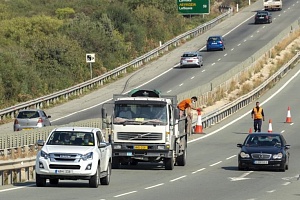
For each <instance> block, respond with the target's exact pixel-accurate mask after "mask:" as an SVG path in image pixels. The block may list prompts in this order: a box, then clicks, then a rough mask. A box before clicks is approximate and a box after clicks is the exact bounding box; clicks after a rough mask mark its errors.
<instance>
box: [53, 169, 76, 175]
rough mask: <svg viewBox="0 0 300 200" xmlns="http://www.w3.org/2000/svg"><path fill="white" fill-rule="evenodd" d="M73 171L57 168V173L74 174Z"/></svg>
mask: <svg viewBox="0 0 300 200" xmlns="http://www.w3.org/2000/svg"><path fill="white" fill-rule="evenodd" d="M72 173H73V171H72V170H70V169H57V170H55V174H72Z"/></svg>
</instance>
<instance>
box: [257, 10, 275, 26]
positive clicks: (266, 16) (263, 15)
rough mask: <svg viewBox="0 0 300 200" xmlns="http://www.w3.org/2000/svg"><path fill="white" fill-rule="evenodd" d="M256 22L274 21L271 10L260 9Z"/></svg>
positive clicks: (268, 22)
mask: <svg viewBox="0 0 300 200" xmlns="http://www.w3.org/2000/svg"><path fill="white" fill-rule="evenodd" d="M254 23H255V24H266V23H267V24H270V23H272V14H271V13H270V12H269V11H258V12H257V13H256V14H255V17H254Z"/></svg>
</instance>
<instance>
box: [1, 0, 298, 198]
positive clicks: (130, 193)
mask: <svg viewBox="0 0 300 200" xmlns="http://www.w3.org/2000/svg"><path fill="white" fill-rule="evenodd" d="M257 3H258V4H257ZM257 3H256V4H254V5H253V6H254V8H255V9H257V8H258V7H260V5H261V4H262V2H261V1H259V2H257ZM284 3H285V4H284V8H283V10H282V11H280V12H274V13H273V23H272V24H267V25H253V24H252V23H253V18H251V16H252V15H254V13H252V12H251V10H252V11H254V10H255V9H251V10H250V11H249V12H245V13H242V14H243V15H241V17H240V18H239V19H237V21H240V24H239V26H237V25H233V24H229V25H227V26H226V28H223V29H222V30H219V32H217V33H218V34H226V33H227V32H230V33H229V34H228V35H227V36H225V39H226V50H225V51H223V52H221V51H220V52H205V51H203V50H202V52H203V56H204V59H205V60H204V66H203V68H200V69H199V68H193V69H192V68H189V69H178V68H176V66H175V65H176V63H177V62H178V61H179V59H177V58H179V57H180V54H181V52H178V51H176V52H175V51H174V55H173V56H174V57H175V58H176V53H177V54H178V55H179V56H178V57H177V58H176V59H175V58H173V59H172V58H171V57H167V56H163V57H162V59H163V60H164V63H165V64H166V65H164V66H163V67H162V68H163V69H158V70H157V72H156V73H159V75H158V74H155V73H154V72H153V69H152V70H149V68H148V69H147V68H145V69H144V70H141V71H139V72H138V73H137V74H139V75H138V76H137V75H135V76H133V77H131V78H130V77H127V80H129V82H128V84H127V85H126V88H125V90H126V91H127V90H128V89H130V88H135V87H137V86H139V85H142V84H145V87H147V88H157V89H160V90H161V91H162V92H163V93H169V94H177V93H180V92H182V91H185V90H187V88H191V87H193V86H194V85H197V84H198V85H201V84H203V83H205V82H207V81H210V80H211V79H212V78H214V77H216V76H218V75H220V74H222V73H224V72H225V71H227V70H229V69H230V67H231V66H234V65H235V64H236V63H238V62H240V61H242V60H244V59H246V58H247V56H250V55H252V54H253V53H254V52H255V51H256V50H257V49H259V48H260V47H261V45H264V44H266V42H267V41H268V39H269V38H272V37H274V36H275V35H276V34H278V33H279V32H280V30H281V29H283V28H285V27H287V26H288V25H289V22H291V21H294V20H295V19H297V18H298V13H297V10H299V7H300V5H299V3H297V1H287V2H284ZM288 8H290V9H288ZM285 11H288V13H289V14H288V15H287V12H285ZM279 15H280V16H279ZM246 19H248V20H246ZM245 20H246V21H245ZM241 22H244V23H241ZM232 23H233V22H232ZM222 26H223V25H222V24H220V26H218V27H216V29H214V30H212V31H215V30H218V28H220V27H222ZM230 26H231V29H229V27H230ZM271 27H272V29H271ZM270 30H272V31H270ZM222 31H223V32H222ZM212 33H213V34H215V33H216V32H211V31H209V33H206V34H204V35H203V36H200V38H201V39H199V41H200V42H199V44H195V45H194V46H193V48H196V49H201V48H202V47H203V45H204V44H205V39H206V37H207V35H208V34H212ZM245 40H246V41H245ZM247 42H248V43H247ZM246 43H247V45H246ZM225 55H226V56H225ZM166 60H167V61H170V62H166ZM157 63H158V61H157V62H153V63H151V65H155V64H157ZM168 63H169V64H170V66H167V64H168ZM214 63H215V64H214ZM174 66H175V67H174ZM299 68H300V65H298V67H297V68H295V69H293V71H291V72H290V73H289V74H288V75H287V76H286V77H284V78H283V79H282V80H281V81H280V82H279V83H278V84H277V85H276V86H275V87H274V88H272V89H271V90H270V91H268V92H267V93H266V94H264V95H263V96H261V97H260V98H259V99H258V100H259V101H260V102H261V106H262V107H263V108H264V110H265V114H266V121H265V122H264V124H263V131H267V130H268V120H269V119H272V121H273V124H272V126H273V132H282V133H283V134H284V136H285V137H286V140H287V142H288V143H289V144H290V145H291V162H290V166H289V170H287V171H286V172H276V171H238V170H237V156H236V155H237V153H238V151H239V148H237V147H236V144H237V143H242V142H243V140H244V138H245V137H246V135H247V134H248V130H249V128H250V127H252V120H251V118H250V113H249V112H250V110H251V109H252V107H253V106H254V104H253V105H250V106H247V107H246V108H244V109H242V110H241V111H239V112H238V113H236V114H234V115H233V116H231V117H229V118H227V119H226V120H224V121H223V122H222V123H220V124H217V125H215V126H213V127H211V128H209V129H206V130H205V134H202V135H198V136H197V137H195V139H194V140H190V141H189V144H188V160H187V165H186V166H185V167H179V166H176V167H175V169H174V170H172V171H167V170H164V167H163V166H162V165H157V164H141V165H138V166H124V167H123V168H121V169H114V170H113V171H112V177H111V183H110V185H109V186H99V188H98V189H92V188H88V184H87V182H86V181H76V182H75V181H62V182H60V183H59V185H58V186H55V187H54V186H53V187H52V186H49V185H48V187H46V188H37V187H35V184H34V182H28V183H20V184H16V185H14V186H3V187H1V188H0V198H1V199H4V200H15V199H23V200H37V199H43V200H48V199H49V200H50V199H51V200H52V199H56V200H62V199H72V200H77V199H85V200H104V199H105V200H108V199H121V200H127V199H130V200H140V199H143V200H148V199H149V200H150V199H151V200H152V199H166V200H169V199H188V200H193V199H195V200H196V199H197V200H199V199H204V200H206V199H208V200H210V199H213V200H224V199H226V200H260V199H261V200H271V199H274V200H279V199H283V198H284V199H288V200H294V199H295V200H296V199H299V197H300V192H299V190H297V189H298V188H299V186H300V181H297V177H298V175H299V173H300V172H299V170H298V168H299V167H298V166H299V165H300V160H299V159H298V157H297V155H298V154H299V153H300V145H299V142H298V141H299V137H300V135H299V134H300V133H299V131H298V129H299V125H298V124H299V121H300V114H299V113H300V112H299V99H300V94H299V92H295V91H299V89H300V88H299V87H300V76H299V73H300V72H299ZM147 70H149V71H151V72H153V73H149V75H150V77H147V78H148V79H151V76H153V77H152V78H155V77H158V78H156V79H155V81H152V82H149V83H147V81H148V80H146V79H144V78H143V77H144V76H145V75H143V74H144V73H145V74H147ZM165 71H166V73H164V72H165ZM192 77H194V78H192ZM129 78H130V79H129ZM123 81H124V80H123ZM289 81H290V82H289ZM181 84H182V85H181ZM115 85H118V86H119V88H118V89H116V87H115ZM180 85H181V86H180ZM123 89H124V82H122V81H121V80H120V81H117V82H116V83H115V84H112V85H110V86H108V87H107V88H106V89H104V90H101V91H102V92H101V91H99V94H98V96H97V97H94V98H91V99H86V104H85V106H87V105H88V104H90V103H92V102H98V103H97V104H100V103H101V102H103V101H106V100H108V99H109V98H111V97H112V96H111V94H112V93H115V92H120V91H122V90H123ZM82 99H85V98H82ZM82 99H81V100H82ZM75 102H77V103H78V102H79V100H77V101H75ZM71 105H72V104H71ZM81 105H84V103H81ZM94 105H96V104H94ZM90 106H92V105H90ZM288 106H290V107H291V114H292V121H293V123H291V124H287V123H284V122H285V118H286V114H287V108H288ZM74 107H75V108H74ZM100 107H101V106H100V105H99V106H96V107H94V108H92V109H87V110H85V111H83V112H77V113H75V114H71V115H69V116H68V117H64V115H63V114H57V115H56V114H55V112H53V113H54V115H52V116H54V123H53V124H58V125H59V124H64V123H67V122H69V121H77V120H82V119H88V118H94V117H99V116H100ZM59 108H61V109H60V110H65V109H69V110H72V109H74V110H76V111H78V109H79V108H80V105H79V103H78V106H77V107H76V105H75V106H74V105H73V106H69V105H68V104H65V105H61V106H59V107H57V108H56V109H59ZM53 111H54V109H53ZM56 112H57V113H59V111H56ZM64 114H66V113H64ZM270 134H271V133H270Z"/></svg>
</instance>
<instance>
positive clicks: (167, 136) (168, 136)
mask: <svg viewBox="0 0 300 200" xmlns="http://www.w3.org/2000/svg"><path fill="white" fill-rule="evenodd" d="M166 142H170V132H166Z"/></svg>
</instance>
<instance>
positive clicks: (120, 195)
mask: <svg viewBox="0 0 300 200" xmlns="http://www.w3.org/2000/svg"><path fill="white" fill-rule="evenodd" d="M136 192H137V191H131V192H126V193H123V194H119V195H116V196H114V197H117V198H118V197H122V196H125V195H128V194H132V193H136Z"/></svg>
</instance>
